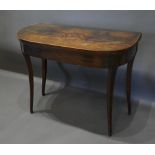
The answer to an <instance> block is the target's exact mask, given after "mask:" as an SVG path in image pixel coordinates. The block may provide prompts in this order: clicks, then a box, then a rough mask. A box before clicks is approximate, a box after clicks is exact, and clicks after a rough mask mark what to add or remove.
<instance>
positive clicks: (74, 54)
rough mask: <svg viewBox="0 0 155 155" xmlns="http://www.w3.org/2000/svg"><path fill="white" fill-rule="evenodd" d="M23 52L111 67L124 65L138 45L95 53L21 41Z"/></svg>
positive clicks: (65, 61) (59, 59)
mask: <svg viewBox="0 0 155 155" xmlns="http://www.w3.org/2000/svg"><path fill="white" fill-rule="evenodd" d="M21 47H22V52H23V53H24V54H27V55H29V56H32V57H38V58H44V59H52V60H55V61H59V62H64V63H69V64H75V65H81V66H86V67H96V68H110V67H117V66H120V65H124V64H126V63H128V62H129V61H130V60H132V59H133V58H134V57H135V55H136V52H137V50H136V45H135V46H133V47H132V48H130V49H127V50H125V51H123V52H119V51H118V53H117V52H116V53H113V52H109V53H103V52H102V53H99V52H98V53H95V52H93V51H82V50H77V49H68V48H62V47H55V46H47V45H42V44H35V43H29V42H26V43H25V42H22V41H21Z"/></svg>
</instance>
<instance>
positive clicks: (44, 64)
mask: <svg viewBox="0 0 155 155" xmlns="http://www.w3.org/2000/svg"><path fill="white" fill-rule="evenodd" d="M46 74H47V59H42V95H43V96H45V85H46Z"/></svg>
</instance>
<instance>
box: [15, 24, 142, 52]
mask: <svg viewBox="0 0 155 155" xmlns="http://www.w3.org/2000/svg"><path fill="white" fill-rule="evenodd" d="M17 37H18V39H19V40H23V41H28V42H32V43H39V44H45V45H52V46H58V47H60V46H61V47H63V48H71V49H79V50H87V51H95V52H117V51H124V50H125V49H128V48H130V47H133V46H134V45H135V44H136V43H137V42H138V41H139V39H140V38H141V33H138V32H125V31H117V30H107V29H98V28H97V29H95V28H84V27H73V26H60V25H53V24H43V23H41V24H36V25H31V26H28V27H25V28H23V29H22V30H20V31H19V32H18V34H17Z"/></svg>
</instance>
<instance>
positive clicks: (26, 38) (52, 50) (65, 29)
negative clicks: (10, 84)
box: [17, 23, 142, 136]
mask: <svg viewBox="0 0 155 155" xmlns="http://www.w3.org/2000/svg"><path fill="white" fill-rule="evenodd" d="M141 36H142V34H141V33H139V32H126V31H118V30H109V29H104V28H85V27H74V26H62V25H53V24H44V23H41V24H36V25H31V26H28V27H25V28H23V29H21V30H20V31H19V32H18V34H17V37H18V39H19V41H20V45H21V50H22V54H23V56H24V58H25V60H26V64H27V68H28V74H29V84H30V112H31V113H33V96H34V81H33V69H32V63H31V57H37V58H40V59H41V61H42V95H45V83H46V73H47V60H48V59H51V60H55V61H56V62H58V63H69V64H74V65H81V66H86V67H95V68H101V69H102V68H105V69H107V74H108V75H107V92H106V93H107V96H106V102H107V120H108V135H109V136H111V135H112V104H113V89H114V81H115V76H116V71H117V68H118V67H119V66H121V65H124V64H127V73H126V96H127V107H128V114H129V115H130V114H131V97H130V96H131V95H130V94H131V73H132V66H133V61H134V58H135V55H136V53H137V49H138V43H139V40H140V38H141ZM94 104H95V103H94Z"/></svg>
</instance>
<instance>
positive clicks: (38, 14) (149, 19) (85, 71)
mask: <svg viewBox="0 0 155 155" xmlns="http://www.w3.org/2000/svg"><path fill="white" fill-rule="evenodd" d="M154 17H155V11H0V23H1V26H0V68H1V69H6V70H11V71H14V72H21V73H26V72H27V71H26V66H25V61H24V59H23V57H22V55H21V51H20V47H19V42H18V40H17V38H16V33H17V31H18V30H19V29H21V28H22V27H25V26H27V25H30V24H35V23H42V22H45V23H55V24H65V25H75V26H85V27H99V28H109V29H118V30H127V31H140V32H142V33H143V38H142V40H141V42H140V44H139V51H138V53H137V56H136V59H135V63H134V71H133V83H132V85H133V89H132V97H133V98H134V99H140V100H147V101H150V102H152V101H154V100H155V95H154V94H155V79H154V77H155V70H154V65H155V61H154V57H155V18H154ZM33 65H34V72H35V75H36V76H40V60H39V59H35V58H33ZM63 65H64V67H65V68H66V70H67V71H68V72H69V74H70V76H71V82H70V85H71V86H73V87H79V88H85V89H89V90H93V91H99V92H105V89H106V70H103V69H90V68H86V67H81V66H74V65H68V64H63ZM125 69H126V66H122V67H120V68H119V70H118V73H117V79H116V87H115V94H116V95H118V96H124V95H125V92H124V86H125V85H124V84H125V83H124V81H125V73H126V72H125V71H126V70H125ZM47 78H48V79H52V80H55V81H60V82H64V81H65V76H64V75H63V73H62V72H61V70H60V69H59V67H58V66H57V64H56V63H55V62H54V61H49V63H48V77H47Z"/></svg>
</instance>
